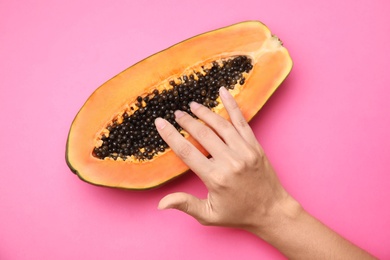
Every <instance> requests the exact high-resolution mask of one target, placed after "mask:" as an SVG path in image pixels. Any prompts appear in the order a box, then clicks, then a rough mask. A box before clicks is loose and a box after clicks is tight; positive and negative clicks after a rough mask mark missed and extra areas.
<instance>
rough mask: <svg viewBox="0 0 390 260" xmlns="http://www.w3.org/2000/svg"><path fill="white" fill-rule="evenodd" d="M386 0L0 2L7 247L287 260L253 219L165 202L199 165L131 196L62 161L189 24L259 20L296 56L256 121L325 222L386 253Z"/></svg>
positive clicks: (49, 253)
mask: <svg viewBox="0 0 390 260" xmlns="http://www.w3.org/2000/svg"><path fill="white" fill-rule="evenodd" d="M389 13H390V2H389V1H386V0H378V1H372V0H362V1H352V0H347V1H340V0H330V1H303V0H298V1H287V0H286V1H282V0H279V1H276V0H273V1H263V0H261V1H259V0H253V1H251V0H236V1H205V0H200V1H181V0H180V1H179V0H177V1H149V2H146V1H107V2H104V1H90V0H88V1H87V0H82V1H68V0H66V1H47V0H38V1H28V0H23V1H5V0H2V1H0V87H1V92H0V113H1V114H0V115H1V128H0V158H1V159H0V160H1V167H0V172H1V180H0V259H7V260H8V259H283V256H282V255H281V254H280V253H278V252H277V251H276V250H275V249H273V248H272V247H271V246H269V245H267V244H266V243H264V242H263V241H261V240H259V239H257V238H256V237H254V236H252V235H250V234H247V233H245V232H243V231H239V230H232V229H224V228H214V227H203V226H201V225H200V224H198V223H197V222H196V221H195V220H193V219H192V218H190V217H188V216H186V215H184V214H181V213H180V212H177V211H173V210H171V211H163V212H161V211H158V210H157V209H156V206H157V203H158V201H159V200H160V198H162V197H163V196H164V195H166V194H167V193H170V192H174V191H186V192H190V193H193V194H196V195H199V196H201V197H203V196H205V195H206V189H205V187H204V186H203V184H202V183H201V182H200V181H199V179H198V178H197V177H196V176H195V175H194V174H193V173H189V174H186V175H185V176H183V177H181V178H180V179H178V180H176V181H174V182H171V183H170V184H168V185H166V186H163V187H162V188H159V189H156V190H151V191H145V192H133V191H125V190H115V189H107V188H101V187H95V186H92V185H89V184H86V183H84V182H82V181H80V180H79V179H78V178H77V177H76V176H75V175H73V174H72V173H71V172H70V170H69V169H68V167H67V165H66V164H65V143H66V138H67V133H68V130H69V126H70V124H71V122H72V120H73V117H74V116H75V114H76V113H77V111H78V110H79V108H80V107H81V106H82V104H83V103H84V101H85V100H86V99H87V98H88V96H89V95H90V94H91V93H92V91H94V89H95V88H96V87H98V86H99V85H100V84H102V83H103V82H104V81H106V80H107V79H109V78H111V77H112V76H114V75H115V74H117V73H118V72H120V71H122V70H123V69H125V68H127V67H128V66H130V65H132V64H133V63H135V62H137V61H139V60H141V59H143V58H145V57H147V56H149V55H151V54H153V53H155V52H157V51H160V50H162V49H164V48H166V47H168V46H170V45H172V44H174V43H176V42H179V41H181V40H183V39H186V38H188V37H191V36H193V35H196V34H199V33H202V32H205V31H208V30H212V29H216V28H219V27H223V26H226V25H230V24H233V23H236V22H240V21H244V20H250V19H254V20H261V21H263V22H264V23H265V24H267V25H268V26H269V27H270V28H271V30H272V32H273V33H275V34H276V35H278V36H279V37H280V38H281V39H282V40H283V42H284V43H285V46H286V47H287V48H288V49H289V51H290V53H291V56H292V58H293V60H294V68H293V70H292V72H291V74H290V76H289V77H288V79H287V80H286V81H285V83H284V84H283V85H282V86H281V87H280V88H279V90H278V91H277V92H276V93H275V95H274V96H273V97H272V98H271V99H270V100H269V102H268V103H267V104H266V106H265V107H264V109H263V110H262V111H261V112H260V113H259V114H258V116H256V117H255V119H254V120H253V121H252V122H251V125H252V127H253V129H254V131H255V132H256V135H257V136H258V138H259V140H260V142H261V143H262V145H263V147H264V149H265V150H266V152H267V153H268V155H269V158H270V159H271V161H272V163H273V165H274V166H275V168H276V170H277V172H278V174H279V176H280V179H281V181H282V182H283V184H284V185H285V187H286V188H287V190H288V191H289V192H290V193H291V194H292V195H293V196H294V197H295V198H297V199H298V200H299V201H300V202H301V203H302V205H303V206H304V207H305V208H306V209H307V210H308V211H309V212H311V213H312V214H313V215H315V216H316V217H318V218H319V219H320V220H322V221H323V222H324V223H326V224H327V225H329V226H330V227H332V228H333V229H335V230H336V231H337V232H339V233H341V234H342V235H343V236H345V237H347V238H348V239H350V240H351V241H353V242H354V243H356V244H358V245H360V246H362V247H364V248H365V249H367V250H369V251H370V252H372V253H373V254H375V255H376V256H378V257H380V258H382V259H390V203H389V200H390V134H389V132H390V100H389V99H390V88H389V84H390V83H389V82H390V48H389V42H390V33H389V32H390V16H389Z"/></svg>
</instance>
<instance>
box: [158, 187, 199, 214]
mask: <svg viewBox="0 0 390 260" xmlns="http://www.w3.org/2000/svg"><path fill="white" fill-rule="evenodd" d="M204 208H205V203H204V201H203V200H200V199H199V198H197V197H195V196H193V195H191V194H188V193H184V192H177V193H172V194H169V195H167V196H165V197H164V198H162V199H161V200H160V203H159V204H158V209H177V210H180V211H183V212H184V213H187V214H188V215H190V216H192V217H194V218H196V219H197V220H201V219H204V217H205V216H204V214H203V212H204Z"/></svg>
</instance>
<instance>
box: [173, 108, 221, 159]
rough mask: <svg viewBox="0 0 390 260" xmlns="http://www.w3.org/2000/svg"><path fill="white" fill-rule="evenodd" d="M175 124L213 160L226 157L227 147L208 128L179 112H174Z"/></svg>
mask: <svg viewBox="0 0 390 260" xmlns="http://www.w3.org/2000/svg"><path fill="white" fill-rule="evenodd" d="M175 116H176V122H177V123H178V124H179V125H180V126H182V127H183V128H184V129H185V130H186V131H187V132H188V133H189V134H190V135H191V136H192V137H194V138H195V140H197V141H198V142H199V143H200V144H201V145H202V146H203V147H204V148H205V149H206V150H207V151H208V152H209V153H210V155H211V156H212V157H214V158H216V159H217V158H220V157H223V156H226V152H227V147H226V144H225V143H224V142H223V141H222V140H221V138H220V137H219V136H218V135H217V134H216V133H215V132H214V131H213V130H211V129H210V128H209V127H208V126H206V125H204V124H202V123H201V122H199V121H198V120H196V119H195V118H193V117H192V116H190V115H189V114H187V113H185V112H182V111H180V110H178V111H176V112H175Z"/></svg>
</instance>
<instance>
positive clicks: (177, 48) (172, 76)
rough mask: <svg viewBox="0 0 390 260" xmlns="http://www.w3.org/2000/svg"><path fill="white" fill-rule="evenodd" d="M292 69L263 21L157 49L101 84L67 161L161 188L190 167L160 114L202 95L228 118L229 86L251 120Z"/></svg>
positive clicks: (114, 182)
mask: <svg viewBox="0 0 390 260" xmlns="http://www.w3.org/2000/svg"><path fill="white" fill-rule="evenodd" d="M291 69H292V60H291V58H290V55H289V53H288V51H287V49H286V48H285V47H283V46H282V43H281V41H280V40H279V39H278V38H277V37H276V36H275V35H273V34H271V32H270V30H269V29H268V28H267V27H266V26H265V25H264V24H262V23H261V22H258V21H247V22H242V23H238V24H234V25H231V26H228V27H224V28H221V29H217V30H214V31H210V32H207V33H204V34H201V35H198V36H195V37H193V38H190V39H188V40H185V41H183V42H180V43H178V44H176V45H174V46H172V47H170V48H167V49H165V50H163V51H161V52H159V53H156V54H154V55H152V56H150V57H148V58H146V59H144V60H142V61H140V62H138V63H136V64H135V65H133V66H131V67H129V68H128V69H126V70H124V71H123V72H121V73H119V74H118V75H116V76H114V77H113V78H112V79H110V80H108V81H107V82H105V83H104V84H103V85H101V86H100V87H99V88H97V89H96V90H95V91H94V92H93V93H92V95H91V96H90V97H89V98H88V100H87V101H86V102H85V104H84V105H83V106H82V108H81V109H80V111H79V112H78V113H77V115H76V117H75V118H74V120H73V122H72V125H71V127H70V131H69V135H68V139H67V145H66V161H67V164H68V166H69V167H70V169H71V170H72V171H73V172H74V173H76V174H77V175H78V176H79V177H80V178H81V179H82V180H84V181H86V182H88V183H91V184H94V185H99V186H106V187H115V188H124V189H149V188H153V187H157V186H159V185H161V184H163V183H165V182H167V181H169V180H171V179H173V178H175V177H177V176H179V175H181V174H183V173H185V172H186V171H188V170H189V168H188V166H187V165H185V164H184V163H183V162H182V161H181V160H180V159H179V158H178V157H177V156H176V155H175V153H174V152H173V151H172V150H171V149H170V148H169V146H168V145H167V144H166V143H165V142H164V141H163V140H162V139H161V137H160V136H159V135H158V133H157V130H156V129H155V126H154V120H155V119H156V118H157V117H164V118H165V119H167V120H168V121H170V122H171V123H172V124H173V125H174V126H175V127H176V128H177V130H178V131H179V132H181V133H182V135H183V136H184V137H185V138H187V139H188V140H189V141H190V142H191V143H193V144H194V145H195V146H196V147H197V148H198V149H199V150H201V151H202V152H203V153H204V154H205V155H207V151H205V149H204V148H203V147H201V145H200V144H199V143H197V142H196V141H195V140H194V139H193V138H192V137H191V136H190V135H189V134H188V133H187V132H186V131H185V130H183V129H182V128H181V127H180V126H179V125H178V124H177V123H176V122H175V120H174V114H173V113H174V111H175V110H178V109H180V110H184V111H187V112H188V113H190V114H192V113H191V111H190V110H189V106H188V104H189V102H191V101H196V102H198V103H202V104H203V105H205V106H207V107H209V108H210V109H211V110H213V111H214V112H215V113H218V114H220V115H221V116H223V117H225V118H228V115H227V112H226V110H225V109H224V107H223V105H222V103H221V102H220V98H219V96H218V89H219V88H220V87H226V88H227V89H228V90H229V91H230V92H231V93H232V95H233V96H234V97H235V99H236V101H237V103H238V104H239V106H240V108H241V110H242V112H243V114H244V116H245V118H246V120H248V121H249V120H250V119H251V118H252V117H253V116H254V115H255V114H256V113H257V112H258V111H259V110H260V109H261V107H262V106H263V105H264V104H265V102H266V101H267V100H268V99H269V97H270V96H271V95H272V94H273V93H274V91H275V90H276V89H277V88H278V86H279V85H280V84H281V83H282V82H283V80H284V79H285V78H286V77H287V75H288V74H289V72H290V71H291Z"/></svg>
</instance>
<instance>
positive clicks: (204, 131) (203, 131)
mask: <svg viewBox="0 0 390 260" xmlns="http://www.w3.org/2000/svg"><path fill="white" fill-rule="evenodd" d="M211 134H212V133H211V129H210V128H208V127H205V126H203V127H201V128H200V129H199V130H198V131H197V137H198V138H199V139H204V138H208V137H210V135H211Z"/></svg>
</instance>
